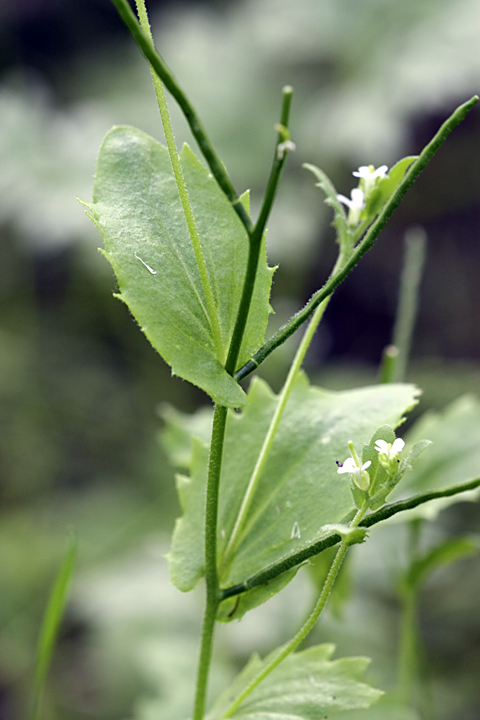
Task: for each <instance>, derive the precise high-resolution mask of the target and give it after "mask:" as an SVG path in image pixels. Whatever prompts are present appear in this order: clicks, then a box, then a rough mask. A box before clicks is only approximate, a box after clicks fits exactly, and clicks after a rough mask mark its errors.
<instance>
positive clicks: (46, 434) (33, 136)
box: [0, 0, 480, 720]
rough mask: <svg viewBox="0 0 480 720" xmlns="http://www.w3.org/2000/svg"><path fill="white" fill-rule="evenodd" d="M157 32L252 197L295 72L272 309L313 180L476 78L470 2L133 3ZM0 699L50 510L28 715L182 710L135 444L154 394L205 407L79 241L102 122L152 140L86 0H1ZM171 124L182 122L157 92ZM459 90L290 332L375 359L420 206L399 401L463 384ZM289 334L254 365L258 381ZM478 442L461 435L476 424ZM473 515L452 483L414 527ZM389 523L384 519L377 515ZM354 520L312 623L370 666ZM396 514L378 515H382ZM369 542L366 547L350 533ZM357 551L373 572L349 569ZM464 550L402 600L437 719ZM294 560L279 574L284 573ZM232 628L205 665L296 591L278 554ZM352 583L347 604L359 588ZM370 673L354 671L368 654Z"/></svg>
mask: <svg viewBox="0 0 480 720" xmlns="http://www.w3.org/2000/svg"><path fill="white" fill-rule="evenodd" d="M150 8H151V11H152V12H151V15H152V22H153V28H154V35H155V39H156V42H157V45H158V47H159V49H160V51H161V52H162V54H163V55H164V57H165V59H166V61H167V62H168V64H169V65H170V67H171V68H172V69H173V70H174V72H175V74H176V75H177V77H178V78H179V80H180V82H181V84H182V85H183V86H184V88H185V89H186V90H187V92H188V93H189V94H190V96H191V99H192V100H193V102H194V104H195V106H196V107H197V109H198V111H199V113H200V115H201V117H202V118H203V120H204V123H205V125H206V127H207V129H208V131H209V133H210V136H211V139H212V141H213V143H214V145H215V146H216V148H217V149H218V151H219V154H220V156H221V157H222V158H223V160H224V162H225V163H226V165H227V168H228V170H229V172H230V174H231V177H232V179H233V181H234V184H235V186H236V188H237V191H239V192H242V191H243V190H245V189H246V188H250V189H251V192H252V205H253V209H254V212H255V209H256V208H257V207H258V205H259V202H260V200H261V195H262V189H263V188H264V185H265V181H266V178H267V175H268V172H269V165H270V161H271V156H272V152H273V144H274V139H275V134H274V131H273V125H274V123H275V122H276V121H277V119H278V112H279V106H280V101H281V87H282V86H283V85H284V84H286V83H290V84H292V85H293V86H294V88H295V96H294V105H293V113H292V126H291V129H292V136H293V139H294V140H295V142H296V145H297V151H296V153H293V154H292V155H291V156H290V158H289V162H288V168H287V172H286V174H285V177H284V180H283V184H282V187H281V190H280V193H279V198H278V202H277V206H276V208H275V210H274V212H273V215H272V218H271V221H270V223H269V233H268V252H269V260H270V264H274V265H276V264H279V265H280V269H279V270H278V271H277V273H276V275H275V281H274V288H273V300H272V302H273V306H274V309H275V315H274V316H272V330H273V329H275V328H276V327H278V326H279V324H281V323H282V322H283V321H284V320H285V319H286V318H287V317H289V316H290V315H291V314H292V313H293V312H295V311H296V310H297V309H298V308H300V307H301V305H302V304H303V303H304V302H305V301H306V300H307V299H308V297H309V296H310V294H311V293H312V292H313V291H314V290H315V289H316V288H318V287H319V285H320V284H321V283H322V282H323V280H324V279H325V278H326V276H327V274H328V272H329V269H330V267H331V264H332V261H333V257H334V247H333V231H332V229H331V227H330V225H329V223H330V216H329V211H328V209H327V208H326V207H325V206H324V205H323V200H322V197H321V194H320V191H319V190H318V189H317V188H315V187H314V186H313V182H312V177H311V176H310V174H309V173H307V172H306V171H305V170H303V169H302V163H304V162H311V163H315V164H317V165H319V166H320V167H322V168H323V169H324V170H325V171H326V172H327V173H328V174H329V175H330V176H331V178H332V180H333V181H334V183H335V184H336V187H337V189H338V191H339V192H342V193H343V194H345V195H348V194H349V192H350V189H351V188H352V187H353V185H354V184H355V183H354V181H353V178H352V176H351V172H352V170H354V169H356V168H357V167H358V166H359V165H363V164H369V163H372V164H375V165H377V166H378V165H381V164H387V165H392V164H393V163H394V162H395V161H396V160H397V159H398V158H399V157H401V156H402V155H407V154H413V153H417V152H419V151H420V150H421V148H422V147H423V145H424V144H425V143H426V142H427V141H428V140H429V139H430V138H431V136H432V135H433V134H434V132H435V131H436V130H437V128H438V126H439V125H440V123H441V122H442V121H443V120H444V119H445V118H446V116H448V114H450V112H451V111H452V110H453V109H454V107H455V106H456V105H457V104H459V103H460V102H463V101H464V100H466V99H468V98H469V97H470V96H471V95H472V94H474V93H477V92H478V91H479V88H480V54H479V52H478V38H479V37H480V4H479V2H478V0H404V1H403V2H395V1H394V0H295V2H291V1H289V0H230V1H229V2H227V1H226V0H224V1H223V2H222V1H221V0H211V1H210V2H207V0H204V1H202V2H200V1H197V2H191V3H189V4H183V3H180V2H164V3H161V2H155V3H153V2H152V3H151V4H150ZM0 72H1V76H0V304H1V312H0V400H1V403H0V494H1V503H0V718H1V720H17V718H23V717H25V716H26V713H27V708H28V703H29V692H30V688H31V677H32V668H33V659H34V648H35V641H36V637H37V633H38V628H39V624H40V620H41V616H42V611H43V608H44V605H45V602H46V598H47V595H48V589H49V587H50V586H51V583H52V581H53V578H54V575H55V571H56V568H57V567H58V565H59V563H60V561H61V558H62V555H63V553H64V548H65V544H66V538H67V533H68V531H69V530H70V529H71V528H73V529H74V530H75V532H76V534H77V536H78V543H79V561H78V568H77V573H76V579H75V584H74V588H73V593H72V601H71V603H70V606H69V610H68V613H67V616H66V618H65V622H64V625H63V630H62V636H61V639H60V643H59V647H58V652H57V654H56V657H55V661H54V665H53V668H52V674H51V683H50V686H49V690H48V694H47V698H46V717H52V718H75V719H76V718H78V719H80V718H89V717H101V718H105V719H107V718H119V717H125V718H126V717H132V716H135V717H138V718H141V720H148V718H150V717H151V718H152V720H153V718H160V717H161V718H162V720H175V718H178V719H179V718H181V717H186V716H187V715H188V712H189V707H190V696H191V687H192V677H191V673H192V672H193V667H194V665H195V657H196V652H197V649H196V645H197V637H196V632H197V629H198V623H199V620H198V617H199V612H200V610H201V603H202V600H201V594H200V595H198V596H197V595H196V594H195V593H194V594H193V595H192V596H185V597H184V596H180V595H179V594H178V593H177V592H176V591H174V589H173V588H171V587H170V586H169V584H168V572H167V569H166V565H165V560H164V558H163V555H164V553H165V552H166V551H167V550H168V538H169V533H170V531H171V529H172V527H173V522H174V518H175V516H176V515H177V514H178V513H179V508H178V504H177V500H176V497H175V492H174V485H173V471H172V470H171V469H170V468H169V466H168V464H167V461H166V458H165V454H164V451H163V449H162V446H161V444H160V442H159V430H160V428H161V420H160V418H159V413H158V410H159V407H160V406H161V404H162V403H166V402H167V403H172V404H174V405H175V407H177V408H179V409H180V410H182V411H184V412H191V411H193V410H195V409H196V408H198V407H199V406H201V405H203V404H206V403H207V402H208V399H207V398H206V396H204V395H203V393H201V392H200V391H199V390H197V389H195V388H193V387H191V386H188V385H187V384H186V383H184V382H182V381H180V380H179V379H178V378H172V377H171V376H170V371H169V369H168V367H167V366H166V365H165V364H164V363H163V361H162V360H161V359H160V358H159V357H158V356H157V355H156V354H155V352H154V351H153V350H152V348H151V347H150V346H149V344H148V342H147V341H146V339H145V338H144V337H143V336H142V335H141V333H140V332H139V331H138V328H137V327H136V326H135V323H134V322H132V320H131V318H130V317H129V314H128V311H127V310H126V308H125V307H124V306H123V305H122V304H121V303H119V302H118V301H116V300H115V299H114V298H113V296H112V291H114V289H115V281H114V278H113V275H112V273H111V270H110V268H109V266H108V264H107V263H106V262H105V261H104V259H103V258H102V257H101V255H100V254H99V253H98V252H97V249H96V248H97V247H98V245H99V244H100V238H99V237H98V236H97V233H96V230H95V228H94V227H93V226H92V225H91V224H90V223H89V221H88V219H87V218H86V217H85V215H84V213H83V209H82V207H81V206H80V205H79V204H78V203H77V202H76V197H80V198H89V197H90V195H91V188H92V182H93V173H94V168H95V160H96V154H97V151H98V148H99V145H100V143H101V140H102V138H103V136H104V134H105V133H106V132H107V130H108V129H109V128H110V127H111V126H112V125H114V124H117V125H118V124H132V125H137V126H138V127H140V128H142V129H143V130H145V131H147V132H149V133H151V134H152V135H153V136H155V137H158V138H160V139H161V138H162V132H161V127H160V121H159V117H158V110H157V108H156V104H155V98H154V94H153V92H152V88H151V80H150V76H149V72H148V68H147V67H146V65H145V63H144V61H143V59H142V58H141V57H140V55H139V52H138V51H137V49H136V47H135V46H134V44H133V42H132V41H131V40H130V39H129V37H128V36H127V33H126V31H125V30H124V28H123V26H122V24H121V22H120V21H119V19H118V18H117V16H116V14H115V11H114V9H113V7H112V6H111V4H110V3H109V2H108V0H69V2H68V3H65V2H61V0H15V1H14V2H13V3H2V4H1V5H0ZM170 107H171V112H172V117H173V122H174V127H175V132H176V139H177V144H178V145H180V144H181V143H182V142H184V141H188V142H189V143H190V144H192V145H193V146H194V142H193V140H191V138H190V137H189V134H188V131H187V128H186V125H185V123H184V121H183V119H182V118H181V116H180V114H179V113H178V111H177V110H176V108H175V107H174V106H173V102H170ZM479 157H480V111H478V110H474V111H473V112H472V113H471V114H470V115H469V116H468V118H467V120H466V121H465V122H464V123H463V124H462V125H461V126H460V127H459V128H458V129H457V130H456V131H455V133H454V135H453V136H452V137H451V138H450V139H449V140H448V142H447V144H446V145H445V146H444V147H443V148H442V149H441V151H440V152H439V154H438V155H437V156H436V157H435V159H434V160H433V162H432V163H431V165H430V166H429V167H428V169H427V170H426V171H425V173H424V175H423V176H422V177H421V178H420V179H419V181H418V182H417V184H416V185H415V186H414V188H413V189H412V190H411V191H410V192H409V194H408V195H407V197H406V198H405V201H404V202H403V204H402V207H401V208H400V209H399V210H398V211H397V212H396V213H395V215H394V217H393V219H392V221H391V223H390V225H389V227H388V228H387V229H386V230H385V231H384V232H383V233H382V236H381V238H380V240H379V242H378V244H377V246H376V247H375V248H374V250H373V251H372V252H371V253H369V254H368V255H367V256H366V257H365V259H364V261H362V263H361V265H360V267H358V268H357V269H356V270H355V272H354V273H353V275H352V276H351V277H350V278H349V279H348V281H347V282H345V283H344V285H343V286H342V287H341V288H340V289H339V291H338V292H337V293H336V295H335V297H334V299H333V301H332V303H331V305H330V307H329V311H328V314H327V317H326V318H325V322H324V323H323V327H322V329H321V330H320V332H319V333H318V337H317V338H316V340H315V342H314V345H313V347H312V349H311V351H310V352H309V356H308V359H307V369H308V372H309V374H310V375H311V377H312V378H313V379H314V380H315V381H316V382H318V383H320V384H323V385H325V386H326V387H329V388H338V389H340V388H343V387H351V386H354V385H356V384H360V385H361V384H367V383H370V382H375V381H376V377H377V368H378V362H379V358H380V355H381V352H382V349H383V347H384V346H385V345H387V344H388V343H389V341H390V339H391V332H392V323H393V320H394V314H395V307H396V301H397V294H398V285H399V274H400V270H401V264H402V254H403V236H404V234H405V232H406V230H408V228H409V227H412V226H414V225H421V226H423V227H424V228H425V230H426V232H427V234H428V258H427V265H426V270H425V277H424V281H423V283H422V289H421V305H420V308H419V317H418V323H417V327H416V332H415V337H414V345H413V354H412V361H411V364H410V367H409V372H408V379H409V380H412V381H415V382H417V383H418V384H419V385H420V386H421V387H423V388H424V396H423V401H422V404H421V408H420V410H422V411H423V410H425V409H428V408H435V409H439V408H443V407H444V406H445V405H446V404H447V403H448V402H450V401H451V400H453V399H454V398H456V397H458V396H459V395H461V394H463V393H465V392H468V393H474V394H477V395H478V394H480V283H479V282H478V269H479V268H480V242H479V241H480V174H479V171H478V167H479ZM295 342H296V341H295V339H293V340H292V341H291V342H289V343H287V344H286V345H285V346H284V347H283V348H282V350H280V351H279V352H278V353H277V354H276V355H275V356H274V357H272V358H271V359H270V360H269V361H268V362H267V363H266V364H265V366H264V368H262V375H263V376H264V377H265V378H266V379H267V380H268V381H269V382H270V383H271V384H272V385H273V387H274V388H275V389H277V388H278V387H279V386H280V383H281V382H282V379H283V377H284V374H285V371H286V368H287V366H288V362H289V359H290V358H291V356H292V352H293V350H294V347H295ZM479 440H480V438H479ZM460 529H461V530H462V531H466V532H476V531H477V532H478V531H479V530H480V517H479V513H478V508H477V506H475V505H467V504H461V505H457V506H456V507H454V508H452V509H451V510H449V511H447V512H444V513H442V514H441V516H440V518H439V520H438V521H437V524H436V525H435V527H434V528H433V529H431V531H430V532H431V533H432V534H433V536H435V537H437V536H441V535H442V533H443V534H446V535H448V534H454V533H455V532H458V531H459V530H460ZM395 532H397V531H395ZM395 532H393V531H392V533H393V534H392V535H391V537H392V538H393V540H391V541H386V540H385V538H386V537H389V536H388V533H385V532H383V534H381V536H380V534H379V538H380V539H378V540H377V541H376V540H375V537H374V538H373V539H372V541H371V543H370V544H369V545H368V546H365V548H362V549H361V552H359V553H357V555H358V561H356V563H355V568H356V569H355V573H354V574H355V576H357V577H358V584H359V586H360V592H359V595H358V597H357V600H356V601H355V603H352V605H351V607H350V609H349V611H348V613H347V617H346V619H345V620H344V621H343V622H341V621H340V620H339V619H338V618H335V617H334V616H333V615H332V616H331V617H330V618H329V619H327V621H326V624H325V627H323V626H322V628H320V629H319V630H318V632H317V639H320V640H321V639H325V638H327V639H329V640H332V639H336V638H340V640H339V642H340V648H341V650H342V651H345V652H351V653H357V654H362V653H366V654H368V653H371V654H372V656H373V657H374V664H373V670H372V672H373V677H374V679H375V680H376V681H377V682H385V683H387V684H388V682H390V681H391V678H392V675H393V674H394V665H395V660H394V657H395V655H394V653H395V645H396V633H397V622H398V600H397V598H396V595H395V578H396V577H397V578H398V573H399V568H400V567H401V562H402V560H401V558H398V557H397V555H396V553H395V552H392V553H391V554H390V555H389V556H388V558H385V557H380V555H382V553H381V548H385V547H390V545H389V544H388V542H391V543H392V547H393V549H395V547H394V546H395V543H396V542H397V540H398V538H397V536H396V535H395ZM398 532H400V531H398ZM369 548H370V549H369ZM372 568H375V571H373V570H372ZM479 575H480V563H479V561H478V559H475V558H470V559H468V560H465V561H463V562H462V563H459V564H457V565H454V566H452V567H450V568H448V569H446V570H444V571H442V572H441V573H438V574H436V575H435V576H434V577H433V578H432V580H431V581H430V583H429V584H428V585H427V587H426V589H425V591H424V593H423V595H422V606H421V619H422V629H423V633H424V637H425V641H426V652H427V655H428V657H429V659H430V661H431V664H432V686H433V690H434V694H435V695H436V696H437V702H438V708H439V709H438V713H439V714H438V717H439V718H442V719H443V718H452V720H453V719H455V720H478V719H479V718H480V691H479V689H478V687H477V686H478V672H479V669H480V658H479V655H480V615H479V613H478V593H479V591H480V577H479ZM302 583H303V584H302ZM291 587H292V589H288V590H287V591H285V594H283V595H281V596H279V597H278V598H276V600H275V601H274V602H273V603H272V605H271V606H270V605H268V606H266V607H264V608H260V609H259V610H257V611H255V612H254V613H252V617H251V618H248V619H247V621H246V622H245V625H242V626H240V625H238V626H232V627H228V628H225V629H222V631H221V633H220V640H219V653H218V656H219V662H218V665H219V667H218V672H217V673H216V680H215V681H214V682H217V683H218V684H219V686H222V685H223V684H224V682H225V681H226V679H227V678H228V677H229V675H230V674H231V672H232V669H233V668H234V667H235V666H236V665H238V663H241V662H243V661H244V660H245V659H246V658H247V657H248V655H249V653H250V652H251V650H252V649H254V647H255V643H257V647H258V646H259V647H258V649H259V650H260V651H262V652H266V651H268V650H269V649H270V648H271V647H272V645H273V644H274V643H276V642H278V641H279V640H283V639H284V638H285V637H287V636H288V633H289V631H290V629H291V628H292V627H293V626H294V624H295V622H296V621H297V620H298V618H299V617H301V616H302V612H304V611H305V610H306V608H307V607H308V606H309V604H310V602H311V598H310V594H311V592H313V590H312V589H311V588H310V586H309V585H308V581H307V580H306V579H305V578H302V576H300V577H299V580H298V582H297V583H296V584H295V585H292V586H291ZM367 600H368V602H367ZM375 673H376V675H375Z"/></svg>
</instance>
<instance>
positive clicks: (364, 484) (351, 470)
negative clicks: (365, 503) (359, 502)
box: [337, 440, 372, 492]
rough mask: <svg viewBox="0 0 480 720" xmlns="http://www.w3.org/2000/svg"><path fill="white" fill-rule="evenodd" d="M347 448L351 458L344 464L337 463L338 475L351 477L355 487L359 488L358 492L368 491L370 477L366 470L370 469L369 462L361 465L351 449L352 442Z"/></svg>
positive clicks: (352, 448) (353, 449)
mask: <svg viewBox="0 0 480 720" xmlns="http://www.w3.org/2000/svg"><path fill="white" fill-rule="evenodd" d="M348 447H349V450H350V452H351V453H352V457H349V458H347V459H346V460H345V462H344V463H341V462H338V460H337V465H338V470H337V472H338V474H339V475H343V473H348V474H349V475H350V476H351V477H352V480H353V482H354V483H355V485H356V486H357V487H358V488H360V490H363V491H364V492H365V491H366V490H368V488H369V485H370V475H369V474H368V472H367V468H369V467H370V465H371V464H372V463H371V461H370V460H368V462H366V463H363V465H362V463H361V461H360V460H359V458H358V455H357V453H356V452H355V448H354V447H353V442H352V441H351V440H350V441H349V443H348Z"/></svg>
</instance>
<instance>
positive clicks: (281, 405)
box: [224, 252, 344, 565]
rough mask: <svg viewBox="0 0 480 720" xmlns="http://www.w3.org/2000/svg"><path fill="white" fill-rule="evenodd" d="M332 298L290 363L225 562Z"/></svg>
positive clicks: (235, 544) (321, 308)
mask: <svg viewBox="0 0 480 720" xmlns="http://www.w3.org/2000/svg"><path fill="white" fill-rule="evenodd" d="M343 259H344V256H343V253H342V252H340V254H339V256H338V259H337V262H336V264H335V268H337V267H339V266H340V265H341V264H342V262H343ZM335 268H334V271H333V272H335ZM328 302H329V298H327V299H326V300H324V301H323V302H322V303H321V304H320V305H319V306H318V307H317V309H316V311H315V313H314V315H313V318H312V320H311V321H310V323H309V325H308V327H307V330H306V332H305V334H304V336H303V338H302V341H301V343H300V345H299V347H298V349H297V352H296V353H295V357H294V359H293V363H292V365H291V366H290V370H289V371H288V375H287V378H286V380H285V383H284V385H283V387H282V389H281V391H280V394H279V396H278V403H277V406H276V408H275V412H274V414H273V417H272V419H271V421H270V425H269V428H268V431H267V434H266V436H265V440H264V441H263V445H262V448H261V450H260V453H259V456H258V458H257V462H256V463H255V467H254V469H253V472H252V475H251V477H250V480H249V482H248V486H247V489H246V490H245V495H244V496H243V500H242V504H241V506H240V509H239V511H238V515H237V519H236V521H235V525H234V527H233V530H232V534H231V535H230V539H229V542H228V545H227V549H226V550H225V555H224V564H225V565H227V564H228V562H229V559H230V557H231V555H232V554H233V553H234V552H235V550H236V548H237V547H238V543H239V542H240V540H241V533H242V531H243V530H244V528H245V523H246V521H247V518H248V512H249V510H250V507H251V504H252V501H253V497H254V495H255V491H256V489H257V487H258V483H259V482H260V478H261V475H262V472H263V469H264V467H265V464H266V462H267V460H268V456H269V454H270V450H271V448H272V445H273V441H274V439H275V436H276V434H277V431H278V427H279V425H280V421H281V419H282V416H283V413H284V411H285V407H286V405H287V402H288V398H289V397H290V394H291V392H292V388H293V386H294V383H295V379H296V377H297V375H298V372H299V370H300V368H301V366H302V363H303V361H304V359H305V355H306V353H307V350H308V348H309V347H310V343H311V342H312V339H313V336H314V334H315V331H316V330H317V327H318V325H319V323H320V321H321V319H322V317H323V314H324V312H325V310H326V308H327V305H328Z"/></svg>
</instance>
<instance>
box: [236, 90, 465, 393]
mask: <svg viewBox="0 0 480 720" xmlns="http://www.w3.org/2000/svg"><path fill="white" fill-rule="evenodd" d="M477 102H478V96H477V95H474V96H473V97H472V98H471V99H470V100H468V102H466V103H464V104H463V105H460V106H459V107H458V108H457V109H456V110H455V111H454V112H453V114H452V115H451V116H450V117H449V118H448V120H446V122H444V123H443V125H442V126H441V128H440V129H439V130H438V132H437V133H436V135H435V136H434V137H433V139H432V140H431V141H430V142H429V143H428V145H427V146H426V147H425V148H424V149H423V150H422V152H421V153H420V155H419V156H418V158H417V159H416V160H415V162H414V163H413V164H412V165H411V166H410V168H409V170H408V171H407V173H406V175H405V177H404V178H403V180H402V182H401V183H400V184H399V185H398V187H397V189H396V190H395V192H394V193H393V195H392V196H391V198H390V199H389V200H388V202H387V203H386V204H385V206H384V208H383V210H382V212H381V213H380V215H379V216H378V218H377V219H376V220H375V222H374V223H373V224H372V225H371V227H370V229H369V230H368V231H367V233H366V235H365V237H364V238H363V240H362V241H361V242H360V244H359V245H358V246H357V247H356V249H355V251H354V252H353V254H352V255H351V257H350V258H349V259H348V261H347V262H346V263H345V265H344V266H343V267H342V268H341V269H340V270H339V271H338V272H337V273H336V274H335V275H334V276H333V277H330V278H329V279H328V280H327V282H326V283H325V285H324V286H323V287H322V288H321V289H320V290H318V291H317V292H316V293H315V294H314V295H313V296H312V297H311V298H310V300H309V301H308V303H307V304H306V305H305V307H304V308H303V309H302V310H300V311H299V312H298V313H297V314H296V315H294V316H293V317H292V318H291V319H290V320H289V322H288V323H286V324H285V325H284V326H283V327H281V328H280V330H278V332H276V333H275V335H273V337H271V338H270V340H268V341H267V342H266V343H265V344H264V345H263V346H262V347H261V348H260V349H259V350H258V351H257V352H256V353H255V354H254V355H253V356H252V358H251V359H250V360H249V361H248V362H247V363H245V365H244V366H243V367H242V368H240V370H238V371H237V373H236V374H235V377H236V378H237V380H242V379H243V378H245V377H247V375H249V374H250V373H251V372H253V371H254V370H255V368H257V367H258V366H259V365H261V363H262V362H264V360H266V358H267V357H268V356H269V355H270V354H271V353H272V352H273V351H274V350H275V348H277V347H278V346H279V345H282V344H283V343H284V342H285V340H287V339H288V338H289V337H290V335H292V334H293V333H294V332H295V331H296V330H298V328H299V327H300V326H301V325H303V323H304V322H305V321H306V320H308V318H309V317H310V316H311V315H312V314H313V313H314V312H315V309H316V308H317V307H318V305H319V304H320V303H321V302H322V301H323V300H325V298H327V297H329V296H330V295H331V294H332V293H333V291H334V290H335V289H336V288H337V287H338V286H339V285H340V283H341V282H343V280H345V278H346V277H347V276H348V275H349V274H350V272H351V271H352V270H353V268H354V267H355V266H356V265H357V264H358V262H359V261H360V259H361V258H362V257H363V256H364V255H365V253H366V252H367V251H368V250H370V248H371V247H372V246H373V245H374V243H375V241H376V239H377V237H378V235H379V234H380V231H381V230H382V229H383V228H384V227H385V225H386V223H387V221H388V220H389V218H390V216H391V215H392V213H393V211H394V210H395V209H396V208H397V207H398V205H399V204H400V202H401V200H402V198H403V196H404V195H405V193H406V192H407V190H408V189H409V188H410V187H411V186H412V185H413V183H414V182H415V180H416V179H417V177H418V176H419V175H420V173H421V172H422V170H424V169H425V168H426V166H427V165H428V163H429V162H430V160H431V159H432V157H433V156H434V154H435V153H436V152H437V150H438V149H439V147H440V146H441V145H442V144H443V143H444V142H445V140H446V139H447V137H448V135H449V134H450V133H451V132H452V130H454V128H456V126H457V125H458V124H459V123H460V122H461V121H462V120H463V119H464V118H465V116H466V115H467V113H468V112H470V110H471V109H472V108H473V107H474V105H476V103H477Z"/></svg>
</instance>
